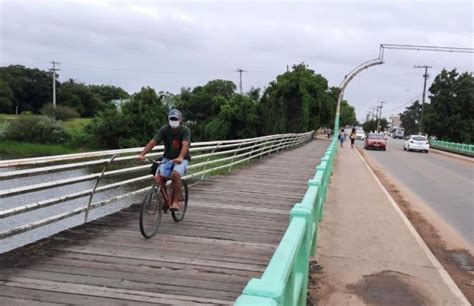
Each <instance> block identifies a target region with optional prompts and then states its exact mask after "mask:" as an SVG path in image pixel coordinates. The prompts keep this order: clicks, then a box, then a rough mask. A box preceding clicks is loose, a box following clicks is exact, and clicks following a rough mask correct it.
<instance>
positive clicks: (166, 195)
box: [145, 158, 172, 210]
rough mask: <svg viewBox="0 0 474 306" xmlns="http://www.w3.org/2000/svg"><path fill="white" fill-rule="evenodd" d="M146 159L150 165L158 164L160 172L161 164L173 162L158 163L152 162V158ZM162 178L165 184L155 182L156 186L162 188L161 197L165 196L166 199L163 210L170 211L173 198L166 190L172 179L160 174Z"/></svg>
mask: <svg viewBox="0 0 474 306" xmlns="http://www.w3.org/2000/svg"><path fill="white" fill-rule="evenodd" d="M145 159H146V160H147V161H149V162H150V163H152V164H157V165H158V170H159V167H160V165H161V164H163V163H171V162H169V161H168V162H157V161H155V160H152V159H150V158H145ZM160 176H161V177H162V178H164V180H165V181H164V183H163V184H158V183H156V182H154V185H155V186H157V187H159V188H160V193H161V195H162V196H163V199H164V203H163V210H168V209H169V208H170V206H171V200H172V196H171V197H170V196H169V195H168V193H167V192H166V191H167V190H166V189H167V188H166V185H167V182H168V181H171V177H169V176H164V175H161V174H160Z"/></svg>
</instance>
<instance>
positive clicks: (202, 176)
mask: <svg viewBox="0 0 474 306" xmlns="http://www.w3.org/2000/svg"><path fill="white" fill-rule="evenodd" d="M220 144H221V143H220V142H219V143H218V144H217V145H216V147H215V148H214V149H213V150H212V152H211V155H210V156H209V157H208V158H207V160H206V163H205V164H204V170H203V171H206V169H207V165H208V164H209V160H210V159H211V157H212V156H213V155H214V152H215V151H216V150H217V148H219V145H220ZM205 175H206V173H205V172H204V173H203V174H202V175H201V178H200V179H199V180H200V181H202V180H204V176H205Z"/></svg>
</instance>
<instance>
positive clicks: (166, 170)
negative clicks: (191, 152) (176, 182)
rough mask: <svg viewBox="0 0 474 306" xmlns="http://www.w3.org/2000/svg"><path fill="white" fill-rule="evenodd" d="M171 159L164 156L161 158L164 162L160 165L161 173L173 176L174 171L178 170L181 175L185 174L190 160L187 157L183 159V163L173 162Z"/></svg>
mask: <svg viewBox="0 0 474 306" xmlns="http://www.w3.org/2000/svg"><path fill="white" fill-rule="evenodd" d="M169 161H170V160H169V159H167V158H163V159H162V160H161V162H162V164H161V165H160V171H159V173H160V174H161V175H162V176H171V172H172V171H177V172H178V173H179V175H180V176H181V177H183V176H184V174H185V173H186V168H187V167H188V164H189V161H188V160H187V159H183V161H182V162H181V164H179V165H178V164H173V163H170V162H169Z"/></svg>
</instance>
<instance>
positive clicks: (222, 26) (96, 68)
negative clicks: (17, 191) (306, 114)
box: [0, 0, 474, 119]
mask: <svg viewBox="0 0 474 306" xmlns="http://www.w3.org/2000/svg"><path fill="white" fill-rule="evenodd" d="M0 20H1V21H0V64H1V65H8V64H24V65H27V66H34V67H38V68H41V69H48V68H49V62H50V61H51V60H58V61H60V62H62V64H61V67H60V68H61V69H62V70H61V72H60V79H68V78H73V79H77V80H80V81H83V82H86V83H105V84H114V85H118V86H122V87H124V88H125V89H126V90H128V91H130V92H134V91H136V90H139V89H140V87H141V86H146V85H149V86H152V87H154V88H156V89H157V90H168V91H172V92H178V91H179V89H180V88H181V87H193V86H197V85H201V84H204V83H206V82H207V81H209V80H211V79H215V78H224V79H230V80H233V81H234V82H235V83H238V74H237V73H236V72H235V70H236V69H237V67H242V68H244V69H245V70H247V72H246V73H244V82H243V83H244V89H245V90H247V89H249V88H250V87H252V86H254V87H264V86H267V85H268V82H269V81H271V80H273V79H274V78H275V77H276V75H277V74H279V73H282V72H284V71H285V69H286V66H287V65H289V66H292V65H293V64H298V63H301V62H303V61H304V62H305V63H306V64H308V65H309V66H310V68H312V69H314V70H315V71H316V72H317V73H321V74H322V75H324V76H325V77H326V78H327V79H328V80H329V83H330V85H331V86H337V85H338V84H339V83H340V82H341V81H342V79H343V77H344V75H345V74H347V72H349V71H350V70H351V69H352V68H354V67H355V66H357V65H359V64H360V63H362V62H364V61H367V60H369V59H372V58H375V57H377V56H378V51H379V49H378V48H379V45H380V44H381V43H404V44H405V43H406V44H424V45H441V46H457V47H471V48H472V47H473V34H472V33H473V22H472V20H473V4H472V3H471V2H459V3H455V4H453V2H440V1H439V2H430V3H428V2H413V3H412V2H408V1H404V2H400V3H391V2H390V3H388V2H387V3H384V2H382V1H370V2H369V1H364V2H360V3H355V2H354V3H351V2H345V1H336V2H323V1H317V2H313V3H310V2H271V1H265V2H262V1H260V2H257V3H254V2H245V1H244V2H238V3H237V2H231V3H227V2H226V3H222V2H213V1H201V2H192V1H186V2H184V1H177V2H176V1H158V2H155V1H104V2H102V1H101V2H99V1H62V2H59V1H33V0H29V1H27V0H24V1H3V2H0ZM385 56H386V58H385V60H386V63H385V64H384V65H383V66H379V67H375V68H371V69H370V70H367V71H364V72H363V73H361V75H360V76H357V77H356V79H354V81H353V82H352V83H351V84H350V85H349V87H348V89H347V91H346V99H348V100H349V102H350V103H351V104H352V105H354V106H355V107H356V110H357V113H358V117H359V118H360V119H362V118H363V116H364V114H365V113H366V111H367V110H368V108H369V107H370V106H373V105H374V104H375V103H377V101H379V100H381V99H384V100H386V101H387V102H388V103H387V109H389V108H390V106H391V105H394V107H395V106H396V105H395V104H396V103H402V102H403V103H406V101H408V100H409V99H410V98H411V97H412V96H413V95H414V93H415V89H418V88H419V87H420V84H421V82H422V78H421V76H420V71H416V70H415V69H414V68H413V65H415V64H431V65H432V66H433V69H432V70H431V72H432V73H433V74H435V73H437V72H439V71H440V70H441V69H442V68H443V67H452V68H454V67H456V68H458V70H460V71H472V70H474V69H473V57H472V56H471V55H466V54H440V53H437V54H434V53H427V52H423V53H421V52H414V51H396V50H386V51H385ZM407 89H408V90H410V91H407ZM389 105H390V106H389Z"/></svg>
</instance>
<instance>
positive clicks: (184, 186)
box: [171, 180, 189, 222]
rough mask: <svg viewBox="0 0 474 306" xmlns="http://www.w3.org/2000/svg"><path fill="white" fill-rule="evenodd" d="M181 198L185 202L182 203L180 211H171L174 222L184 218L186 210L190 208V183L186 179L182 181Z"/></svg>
mask: <svg viewBox="0 0 474 306" xmlns="http://www.w3.org/2000/svg"><path fill="white" fill-rule="evenodd" d="M180 192H181V198H182V199H183V203H181V209H180V210H178V211H171V217H173V220H174V222H179V221H181V220H183V218H184V215H185V214H186V210H187V209H188V196H189V193H188V183H186V181H184V180H183V181H181V190H180Z"/></svg>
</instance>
